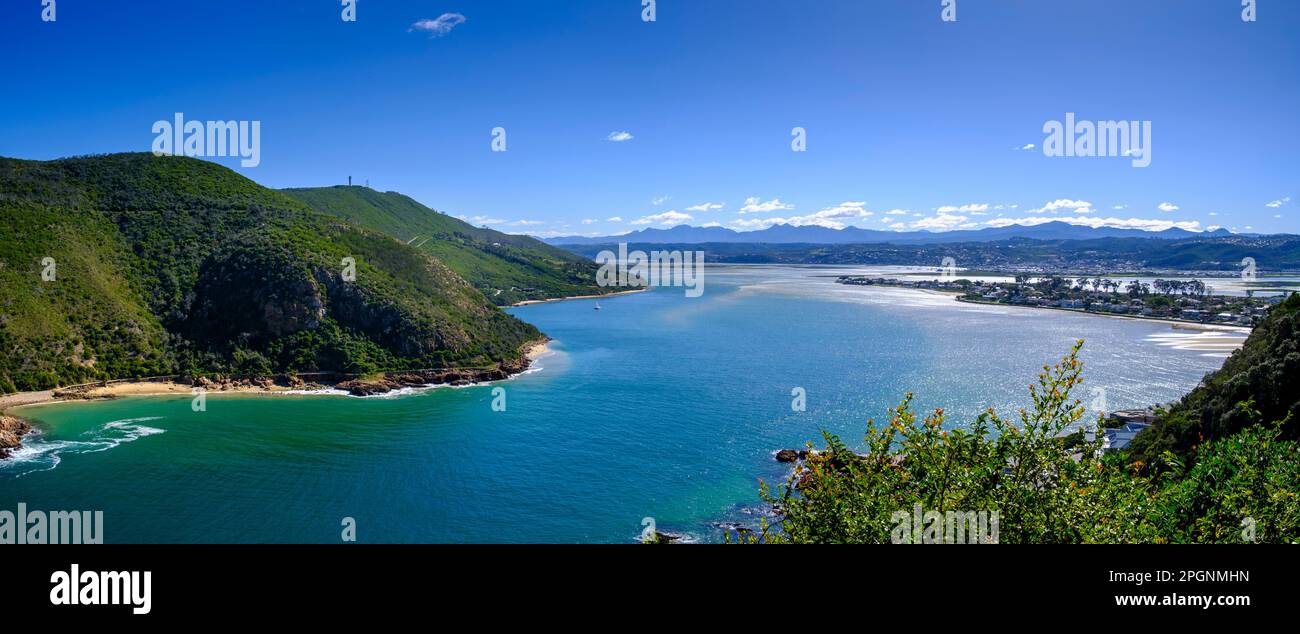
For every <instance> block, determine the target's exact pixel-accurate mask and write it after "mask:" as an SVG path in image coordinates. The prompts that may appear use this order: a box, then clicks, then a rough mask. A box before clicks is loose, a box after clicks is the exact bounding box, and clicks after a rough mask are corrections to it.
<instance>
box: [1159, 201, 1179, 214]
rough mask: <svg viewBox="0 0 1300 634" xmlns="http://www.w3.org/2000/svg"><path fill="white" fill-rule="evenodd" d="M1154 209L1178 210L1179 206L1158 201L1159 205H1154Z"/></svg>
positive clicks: (1164, 210)
mask: <svg viewBox="0 0 1300 634" xmlns="http://www.w3.org/2000/svg"><path fill="white" fill-rule="evenodd" d="M1156 209H1159V210H1160V211H1163V212H1166V213H1168V212H1171V211H1178V209H1179V208H1178V205H1175V204H1173V203H1160V204H1159V205H1156Z"/></svg>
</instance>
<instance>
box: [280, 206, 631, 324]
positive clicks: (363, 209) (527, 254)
mask: <svg viewBox="0 0 1300 634" xmlns="http://www.w3.org/2000/svg"><path fill="white" fill-rule="evenodd" d="M283 191H284V193H286V194H288V195H290V196H293V197H294V198H297V199H298V200H301V201H302V202H304V203H307V204H308V205H310V206H311V207H312V208H314V209H316V210H317V211H320V212H323V213H327V214H330V215H332V216H336V217H339V218H342V219H344V220H346V221H348V222H350V223H352V224H355V225H358V226H362V227H366V228H369V229H373V230H375V231H379V232H381V233H384V234H387V235H390V236H392V237H394V238H397V239H399V240H401V241H402V242H408V243H410V244H411V245H412V246H415V247H417V248H419V249H421V250H423V251H426V252H428V253H430V254H432V255H434V256H435V257H437V258H438V259H439V260H442V261H443V262H444V263H446V265H447V266H449V267H451V268H452V270H454V271H456V272H457V273H459V274H460V275H461V276H462V277H464V278H465V279H467V280H469V281H470V283H472V284H473V285H474V286H475V287H476V288H478V289H479V290H480V291H482V292H483V294H484V295H486V296H487V297H488V299H490V300H492V301H493V302H494V303H496V304H497V305H509V304H514V303H516V302H519V301H523V300H534V299H550V298H556V297H568V296H573V295H592V294H599V293H602V292H605V290H606V289H602V288H600V287H598V286H596V283H595V281H596V264H595V263H593V262H592V261H591V260H588V259H586V258H583V257H580V256H577V255H574V254H573V253H570V252H568V251H565V250H564V249H559V248H556V247H553V246H550V245H548V244H546V243H544V242H542V241H540V240H537V239H535V238H531V237H528V236H518V235H510V234H506V233H501V232H500V231H493V230H491V229H484V228H479V227H474V226H472V225H470V224H469V223H466V222H463V221H461V220H459V219H456V218H453V217H451V216H448V215H446V214H443V213H439V212H437V211H434V210H432V209H429V208H428V207H425V206H424V205H421V204H420V203H418V202H416V201H414V200H412V199H411V198H408V197H406V196H403V195H401V194H398V193H395V192H377V191H375V190H373V189H370V188H368V187H357V186H352V187H347V186H341V185H340V186H337V187H318V188H310V189H286V190H283Z"/></svg>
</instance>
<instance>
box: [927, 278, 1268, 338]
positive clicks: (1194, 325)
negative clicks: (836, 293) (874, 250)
mask: <svg viewBox="0 0 1300 634" xmlns="http://www.w3.org/2000/svg"><path fill="white" fill-rule="evenodd" d="M908 290H911V289H908ZM915 290H928V289H915ZM953 300H954V301H956V302H958V303H961V304H974V305H976V306H999V307H1002V308H1027V309H1030V310H1057V311H1062V312H1067V313H1073V314H1076V315H1088V316H1092V317H1109V318H1111V319H1131V320H1135V321H1145V322H1149V323H1158V324H1168V325H1170V326H1172V327H1174V328H1183V329H1186V330H1199V331H1202V332H1230V333H1236V334H1241V335H1249V334H1250V333H1251V332H1252V331H1253V330H1254V329H1253V328H1250V327H1247V326H1229V325H1226V324H1207V323H1202V322H1199V321H1184V320H1181V319H1168V318H1165V317H1143V316H1141V315H1112V314H1110V313H1101V312H1092V311H1086V310H1080V309H1077V308H1061V307H1059V306H1017V305H1015V304H1000V303H998V302H981V301H975V300H969V299H962V298H961V296H960V294H957V295H955V296H954V297H953Z"/></svg>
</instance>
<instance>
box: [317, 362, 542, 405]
mask: <svg viewBox="0 0 1300 634" xmlns="http://www.w3.org/2000/svg"><path fill="white" fill-rule="evenodd" d="M528 365H529V362H528V360H527V359H517V360H511V361H505V362H502V363H500V364H498V365H496V366H494V367H491V368H479V369H468V370H466V369H452V370H424V371H420V372H400V373H389V374H386V375H384V376H382V377H378V378H371V379H353V380H350V381H343V382H341V383H339V384H338V385H336V386H335V387H336V388H338V389H340V390H346V391H348V392H349V393H351V394H352V395H353V396H379V395H381V394H387V393H389V392H393V391H396V390H400V389H402V388H407V387H424V386H427V385H452V386H463V385H473V384H475V383H486V382H490V381H502V380H505V379H508V378H510V377H511V376H514V375H516V374H519V373H520V372H523V371H524V370H527V369H528Z"/></svg>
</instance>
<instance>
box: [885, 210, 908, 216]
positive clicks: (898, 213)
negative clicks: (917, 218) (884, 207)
mask: <svg viewBox="0 0 1300 634" xmlns="http://www.w3.org/2000/svg"><path fill="white" fill-rule="evenodd" d="M910 213H912V210H911V209H890V210H889V211H886V212H885V215H886V216H906V215H907V214H910Z"/></svg>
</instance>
